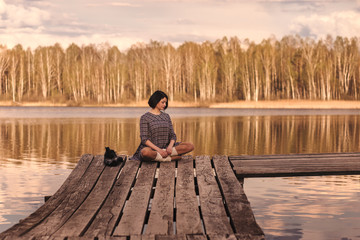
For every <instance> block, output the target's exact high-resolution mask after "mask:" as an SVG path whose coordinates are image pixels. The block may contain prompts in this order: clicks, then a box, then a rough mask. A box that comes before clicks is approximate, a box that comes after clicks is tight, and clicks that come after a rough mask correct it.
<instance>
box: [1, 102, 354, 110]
mask: <svg viewBox="0 0 360 240" xmlns="http://www.w3.org/2000/svg"><path fill="white" fill-rule="evenodd" d="M9 106H18V107H148V105H147V101H145V100H144V101H140V102H137V103H121V104H120V103H119V104H80V105H75V104H67V103H54V102H49V101H47V102H21V103H19V102H16V103H14V102H12V101H0V107H9ZM170 107H196V108H238V109H360V101H354V100H351V101H346V100H330V101H323V100H268V101H234V102H221V103H209V104H204V103H199V102H178V101H171V102H170Z"/></svg>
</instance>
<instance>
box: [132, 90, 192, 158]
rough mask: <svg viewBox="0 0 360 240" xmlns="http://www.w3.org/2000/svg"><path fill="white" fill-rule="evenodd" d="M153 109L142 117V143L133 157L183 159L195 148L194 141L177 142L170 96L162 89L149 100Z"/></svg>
mask: <svg viewBox="0 0 360 240" xmlns="http://www.w3.org/2000/svg"><path fill="white" fill-rule="evenodd" d="M148 104H149V106H150V107H151V110H150V111H149V112H147V113H145V114H144V115H142V116H141V118H140V138H141V143H140V145H139V147H138V148H137V150H136V152H135V153H134V155H133V157H132V159H137V160H142V161H159V162H167V161H171V160H178V159H181V155H183V154H186V153H188V152H191V151H192V150H194V145H193V144H192V143H186V142H176V134H175V132H174V129H173V125H172V122H171V119H170V116H169V114H167V113H165V112H164V110H165V109H166V108H167V107H168V97H167V95H166V94H165V93H164V92H162V91H156V92H154V93H153V94H152V95H151V97H150V98H149V101H148Z"/></svg>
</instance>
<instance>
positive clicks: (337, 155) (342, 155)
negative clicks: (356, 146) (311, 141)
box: [229, 152, 360, 161]
mask: <svg viewBox="0 0 360 240" xmlns="http://www.w3.org/2000/svg"><path fill="white" fill-rule="evenodd" d="M348 157H354V158H356V157H360V153H358V152H354V153H308V154H303V153H301V154H273V155H238V156H229V159H230V161H236V160H261V159H268V160H271V159H294V158H295V159H296V158H348Z"/></svg>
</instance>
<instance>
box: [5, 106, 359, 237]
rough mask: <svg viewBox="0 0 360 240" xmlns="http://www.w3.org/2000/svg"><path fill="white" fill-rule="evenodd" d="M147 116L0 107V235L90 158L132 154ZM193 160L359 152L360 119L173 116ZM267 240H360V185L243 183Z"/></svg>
mask: <svg viewBox="0 0 360 240" xmlns="http://www.w3.org/2000/svg"><path fill="white" fill-rule="evenodd" d="M147 110H148V109H147V108H59V107H58V108H51V107H0V232H2V231H4V230H6V229H7V228H9V227H10V226H12V225H13V224H15V223H17V222H18V221H19V220H20V219H22V218H25V217H26V216H28V215H29V214H30V213H32V212H33V211H35V210H36V209H37V208H38V207H39V206H41V205H42V204H43V203H44V196H47V195H52V194H53V193H54V192H55V191H56V190H57V189H58V188H59V187H60V185H61V184H62V183H63V181H64V180H65V179H66V177H67V176H68V175H69V174H70V172H71V170H72V169H73V168H74V167H75V165H76V163H77V161H78V160H79V158H80V156H81V155H82V154H84V153H91V154H94V155H97V154H103V152H104V147H105V146H110V147H111V148H113V149H115V150H116V151H117V153H122V154H128V155H131V154H132V153H133V152H134V151H135V149H136V148H137V146H138V144H139V139H140V138H139V134H140V132H139V118H140V116H141V115H142V114H143V113H145V112H146V111H147ZM167 112H168V113H169V114H170V115H171V116H172V119H173V124H174V129H175V132H176V133H177V136H178V139H179V140H180V141H190V142H193V143H194V145H195V147H196V149H195V151H194V152H193V155H200V154H207V155H214V154H226V155H240V154H250V155H259V154H288V153H326V152H360V144H359V140H360V139H359V138H360V115H359V114H360V111H358V110H261V109H256V110H253V109H203V108H186V109H184V108H170V109H168V110H167ZM244 188H245V193H246V195H247V196H248V198H249V201H250V203H251V206H252V208H253V211H254V213H255V217H256V220H257V222H258V223H259V225H260V226H261V228H262V229H263V230H264V232H265V234H266V238H267V239H360V200H359V197H360V176H359V175H350V176H319V177H313V176H312V177H291V178H249V179H245V184H244Z"/></svg>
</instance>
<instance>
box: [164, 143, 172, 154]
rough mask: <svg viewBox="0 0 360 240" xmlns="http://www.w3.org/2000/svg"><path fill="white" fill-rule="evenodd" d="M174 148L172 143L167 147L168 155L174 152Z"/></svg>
mask: <svg viewBox="0 0 360 240" xmlns="http://www.w3.org/2000/svg"><path fill="white" fill-rule="evenodd" d="M172 148H173V147H172V146H170V145H169V146H168V147H167V148H166V152H167V154H168V155H171V153H172Z"/></svg>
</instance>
